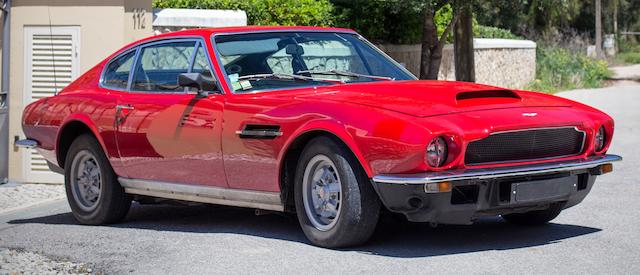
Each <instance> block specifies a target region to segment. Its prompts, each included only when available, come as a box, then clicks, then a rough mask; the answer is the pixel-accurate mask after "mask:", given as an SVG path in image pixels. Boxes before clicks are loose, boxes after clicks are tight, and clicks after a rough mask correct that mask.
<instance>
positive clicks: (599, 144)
mask: <svg viewBox="0 0 640 275" xmlns="http://www.w3.org/2000/svg"><path fill="white" fill-rule="evenodd" d="M606 141H607V133H606V132H605V130H604V126H600V129H598V132H597V133H596V137H595V139H594V145H595V149H596V152H600V151H602V149H604V145H605V143H606Z"/></svg>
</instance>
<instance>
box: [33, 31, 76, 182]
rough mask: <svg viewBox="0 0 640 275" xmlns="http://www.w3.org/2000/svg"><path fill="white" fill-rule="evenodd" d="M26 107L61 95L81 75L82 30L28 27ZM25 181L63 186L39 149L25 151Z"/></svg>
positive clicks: (59, 177)
mask: <svg viewBox="0 0 640 275" xmlns="http://www.w3.org/2000/svg"><path fill="white" fill-rule="evenodd" d="M24 45H25V57H24V58H25V60H24V61H25V62H24V64H25V74H24V76H25V78H24V79H25V83H24V106H26V105H27V104H29V103H31V102H33V101H36V100H38V99H40V98H43V97H48V96H52V95H54V94H55V93H56V92H59V91H60V90H61V89H62V88H64V87H65V86H67V85H68V84H69V83H71V82H72V81H73V80H75V78H76V77H77V76H78V73H79V48H80V27H67V26H65V27H59V26H56V27H49V26H45V27H40V26H38V27H25V28H24ZM24 151H25V152H24V157H23V160H24V163H23V169H22V170H23V171H24V172H23V173H24V174H23V180H24V181H26V182H38V183H61V182H63V177H62V175H60V174H56V173H54V172H51V171H50V170H49V168H48V166H47V163H46V161H45V159H44V158H43V157H42V156H41V155H40V154H38V153H37V151H36V150H33V149H28V150H24Z"/></svg>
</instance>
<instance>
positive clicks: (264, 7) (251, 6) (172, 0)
mask: <svg viewBox="0 0 640 275" xmlns="http://www.w3.org/2000/svg"><path fill="white" fill-rule="evenodd" d="M153 6H154V7H155V8H190V9H219V10H243V11H245V12H246V13H247V19H248V21H249V22H248V24H249V25H281V26H293V25H301V26H330V25H332V24H333V23H334V16H333V5H332V4H331V3H330V2H329V0H154V1H153Z"/></svg>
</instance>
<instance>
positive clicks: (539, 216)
mask: <svg viewBox="0 0 640 275" xmlns="http://www.w3.org/2000/svg"><path fill="white" fill-rule="evenodd" d="M562 208H563V204H561V203H556V204H552V205H551V206H549V208H547V209H545V210H536V211H531V212H525V213H514V214H508V215H502V218H503V219H504V220H505V221H507V222H510V223H513V224H518V225H543V224H546V223H548V222H550V221H551V220H553V219H555V218H556V217H558V215H560V212H562Z"/></svg>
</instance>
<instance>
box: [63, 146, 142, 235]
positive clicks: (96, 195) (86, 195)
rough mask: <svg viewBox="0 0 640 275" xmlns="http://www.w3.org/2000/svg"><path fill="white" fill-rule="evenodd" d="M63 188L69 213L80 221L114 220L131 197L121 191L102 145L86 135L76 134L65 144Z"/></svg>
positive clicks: (87, 222) (122, 215) (125, 209)
mask: <svg viewBox="0 0 640 275" xmlns="http://www.w3.org/2000/svg"><path fill="white" fill-rule="evenodd" d="M65 188H66V192H67V200H68V201H69V205H70V207H71V211H72V213H73V216H74V217H75V218H76V220H78V222H80V223H82V224H92V225H98V224H109V223H114V222H118V221H120V220H122V219H123V218H124V217H125V216H126V215H127V212H128V211H129V208H130V206H131V197H130V196H129V195H127V194H125V193H124V189H123V188H122V187H121V186H120V184H119V183H118V181H117V177H116V175H115V173H114V172H113V169H112V168H111V164H110V163H109V161H108V160H107V157H106V156H105V155H104V153H103V152H102V147H101V146H100V144H99V143H98V141H97V140H96V139H95V138H93V137H92V136H90V135H82V136H79V137H78V138H76V139H75V140H74V141H73V143H72V144H71V147H70V148H69V152H68V153H67V157H66V161H65Z"/></svg>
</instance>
